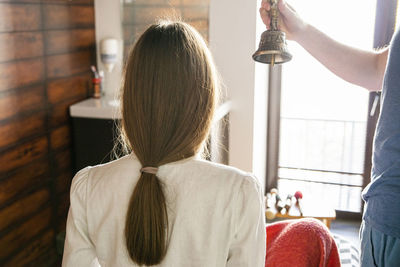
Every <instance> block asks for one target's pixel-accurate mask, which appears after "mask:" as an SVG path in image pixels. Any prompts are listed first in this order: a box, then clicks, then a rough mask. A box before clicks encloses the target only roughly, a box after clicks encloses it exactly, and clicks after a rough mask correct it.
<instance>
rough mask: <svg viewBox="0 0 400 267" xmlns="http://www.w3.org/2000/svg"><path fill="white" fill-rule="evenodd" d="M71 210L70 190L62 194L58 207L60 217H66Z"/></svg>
mask: <svg viewBox="0 0 400 267" xmlns="http://www.w3.org/2000/svg"><path fill="white" fill-rule="evenodd" d="M68 210H69V192H66V193H64V194H62V195H60V202H59V205H58V209H57V215H58V217H59V218H66V217H67V213H68Z"/></svg>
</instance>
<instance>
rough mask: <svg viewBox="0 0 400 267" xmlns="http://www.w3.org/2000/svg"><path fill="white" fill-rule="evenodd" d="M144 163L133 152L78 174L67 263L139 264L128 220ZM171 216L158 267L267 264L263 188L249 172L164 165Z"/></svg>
mask: <svg viewBox="0 0 400 267" xmlns="http://www.w3.org/2000/svg"><path fill="white" fill-rule="evenodd" d="M140 168H141V165H140V163H139V161H138V160H137V159H136V158H135V156H133V155H129V156H125V157H123V158H120V159H118V160H115V161H112V162H110V163H107V164H104V165H98V166H95V167H88V168H85V169H83V170H81V171H80V172H78V173H77V174H76V176H75V177H74V179H73V181H72V185H71V207H70V210H69V214H68V220H67V233H66V240H65V247H64V257H63V263H62V264H63V266H64V267H80V266H96V265H97V266H98V264H100V265H101V266H102V267H120V266H121V267H123V266H137V265H136V264H134V263H133V262H132V261H131V259H130V258H129V256H128V252H127V250H126V246H125V238H124V227H125V216H126V212H127V208H128V203H129V199H130V196H131V194H132V191H133V188H134V186H135V185H136V182H137V180H138V178H139V175H140ZM157 176H158V177H159V179H160V180H161V181H162V182H163V183H164V192H165V195H166V199H167V206H168V218H169V220H168V221H169V231H168V232H169V237H168V241H169V242H168V249H167V254H166V256H165V258H164V259H163V261H162V262H161V263H160V264H159V265H158V266H169V267H181V266H182V267H189V266H198V267H200V266H201V267H212V266H215V267H222V266H249V267H261V266H264V261H265V251H266V248H265V246H266V233H265V221H264V204H263V197H262V190H261V188H260V185H259V183H258V182H257V180H256V178H254V177H253V176H252V175H251V174H249V173H245V172H243V171H240V170H238V169H235V168H232V167H228V166H225V165H220V164H215V163H211V162H208V161H205V160H200V159H197V158H194V157H193V158H190V159H187V160H183V161H179V162H174V163H170V164H166V165H163V166H161V167H160V168H159V170H158V173H157Z"/></svg>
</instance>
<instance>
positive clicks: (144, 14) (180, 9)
mask: <svg viewBox="0 0 400 267" xmlns="http://www.w3.org/2000/svg"><path fill="white" fill-rule="evenodd" d="M209 5H210V1H209V0H124V9H123V35H124V55H127V54H128V51H129V48H130V47H131V45H132V44H134V43H135V42H136V40H137V39H138V37H139V36H140V35H141V34H142V33H143V32H144V31H145V30H146V28H147V27H148V25H149V24H151V23H154V22H155V21H156V20H157V19H160V18H172V19H173V18H181V19H182V20H183V21H185V22H187V23H189V24H190V25H192V26H193V27H194V28H196V29H197V30H198V31H199V32H200V34H201V35H202V36H203V38H204V39H205V40H208V25H209V19H208V18H209Z"/></svg>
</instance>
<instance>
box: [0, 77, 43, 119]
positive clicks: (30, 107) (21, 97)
mask: <svg viewBox="0 0 400 267" xmlns="http://www.w3.org/2000/svg"><path fill="white" fill-rule="evenodd" d="M43 103H45V95H44V86H43V85H38V86H32V87H28V88H24V89H23V90H12V91H10V92H8V93H5V94H1V95H0V121H1V120H4V119H7V118H9V117H12V116H15V115H21V114H24V113H25V114H26V113H28V112H34V111H37V110H41V109H44V108H45V107H44V105H43Z"/></svg>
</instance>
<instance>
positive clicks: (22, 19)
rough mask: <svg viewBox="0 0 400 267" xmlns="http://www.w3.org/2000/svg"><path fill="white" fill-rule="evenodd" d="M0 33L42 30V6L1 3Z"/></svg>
mask: <svg viewBox="0 0 400 267" xmlns="http://www.w3.org/2000/svg"><path fill="white" fill-rule="evenodd" d="M0 10H1V16H0V32H13V31H33V30H38V29H40V28H41V17H40V15H41V14H40V6H39V5H27V4H14V3H13V4H11V3H0Z"/></svg>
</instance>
